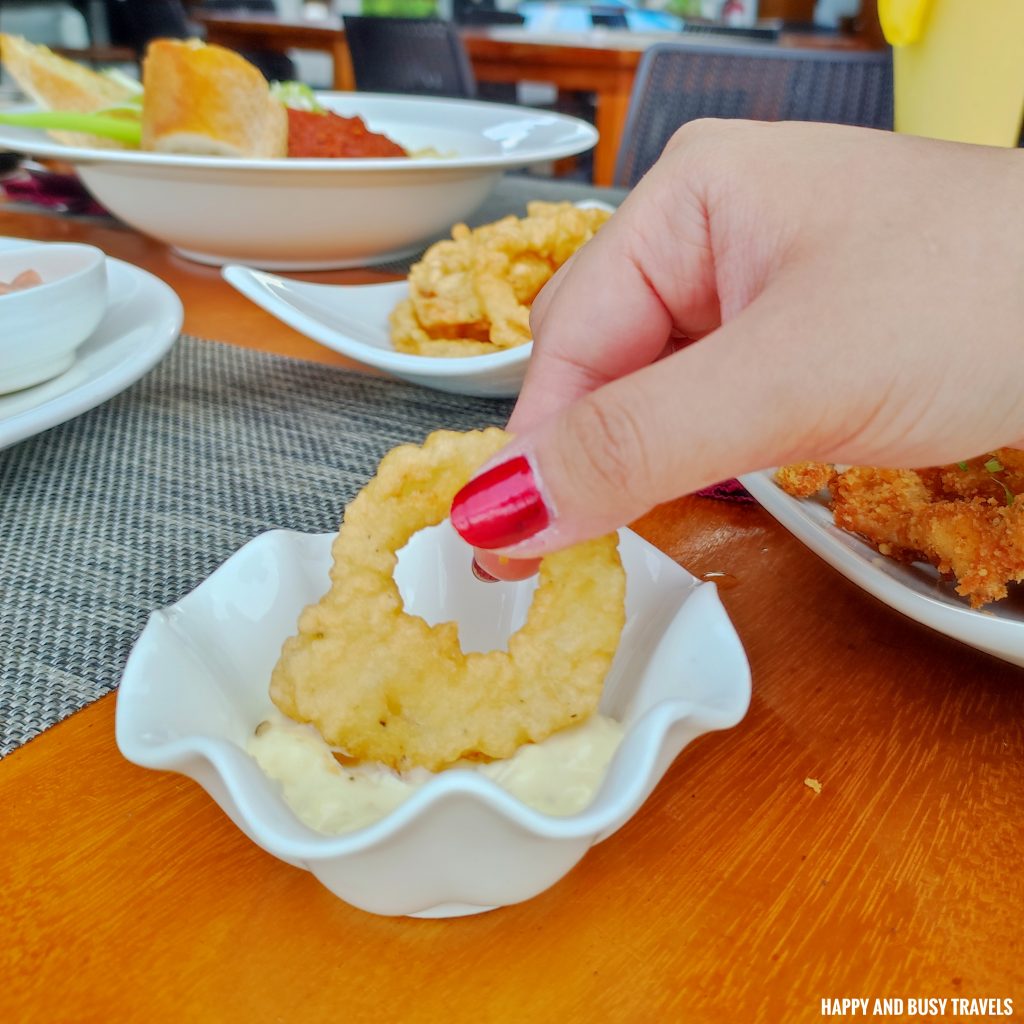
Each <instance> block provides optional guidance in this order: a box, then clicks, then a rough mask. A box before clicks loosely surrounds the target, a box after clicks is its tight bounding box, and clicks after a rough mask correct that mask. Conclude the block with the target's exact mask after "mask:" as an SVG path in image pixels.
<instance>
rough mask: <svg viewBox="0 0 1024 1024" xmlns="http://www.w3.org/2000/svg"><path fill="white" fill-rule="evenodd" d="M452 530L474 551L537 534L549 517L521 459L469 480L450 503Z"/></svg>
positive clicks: (499, 545) (530, 475)
mask: <svg viewBox="0 0 1024 1024" xmlns="http://www.w3.org/2000/svg"><path fill="white" fill-rule="evenodd" d="M451 518H452V526H454V527H455V529H456V531H457V532H458V534H459V536H461V537H462V539H463V540H465V541H467V542H468V543H470V544H472V545H473V547H475V548H484V549H487V550H489V549H491V548H505V547H511V545H513V544H516V543H518V542H519V541H521V540H526V538H527V537H532V536H533V535H534V534H535V533H539V532H540V531H541V530H543V529H544V527H545V526H547V525H548V523H549V522H550V521H551V516H550V514H549V513H548V510H547V508H546V507H545V505H544V501H543V499H542V498H541V496H540V491H538V490H537V485H536V484H535V483H534V480H533V471H532V470H531V469H530V464H529V463H528V462H527V461H526V459H525V458H523V456H522V455H518V456H516V457H515V458H514V459H509V461H508V462H502V463H501V464H500V465H498V466H494V467H493V468H492V469H489V470H487V472H486V473H483V474H482V475H480V476H478V477H477V478H476V479H475V480H470V482H469V483H468V484H466V486H465V487H463V488H462V490H461V491H459V493H458V494H456V495H455V500H454V501H453V502H452V515H451Z"/></svg>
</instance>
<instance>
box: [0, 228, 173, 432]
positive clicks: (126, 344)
mask: <svg viewBox="0 0 1024 1024" xmlns="http://www.w3.org/2000/svg"><path fill="white" fill-rule="evenodd" d="M31 244H32V243H31V242H27V241H26V239H24V238H2V237H0V249H21V248H24V247H25V246H26V245H31ZM39 244H40V245H45V243H39ZM107 282H108V303H107V311H106V313H105V314H104V317H103V319H102V320H101V321H100V325H99V327H97V328H96V330H95V331H94V332H93V333H92V335H91V336H90V337H89V339H88V340H87V341H86V342H85V343H84V344H83V345H82V346H81V347H80V348H79V349H78V351H77V354H76V356H75V361H74V363H73V364H72V366H71V368H70V369H68V370H66V371H65V372H64V373H62V374H61V375H60V376H59V377H55V378H54V379H53V380H49V381H46V382H45V383H43V384H38V385H36V386H35V387H31V388H26V389H25V390H23V391H15V392H14V393H12V394H9V395H0V448H6V447H7V446H8V445H12V444H15V443H16V442H18V441H22V440H24V439H25V438H26V437H31V436H32V435H33V434H38V433H40V432H41V431H43V430H48V429H49V428H50V427H54V426H56V425H57V424H58V423H64V422H65V421H66V420H70V419H73V418H74V417H75V416H79V415H81V414H82V413H83V412H86V411H87V410H89V409H92V408H93V407H94V406H97V405H99V404H100V403H101V402H105V401H106V400H107V399H108V398H112V397H113V396H114V395H116V394H118V393H119V392H121V391H124V389H125V388H127V387H128V386H129V385H131V384H134V383H135V381H137V380H138V379H139V378H140V377H141V376H142V375H143V374H144V373H146V372H147V371H149V370H150V369H152V367H153V366H155V365H156V364H157V363H158V362H159V361H160V360H161V359H162V358H163V356H164V355H165V353H166V352H167V351H168V350H169V349H170V347H171V345H173V344H174V342H175V340H176V339H177V337H178V335H179V333H180V332H181V324H182V319H183V316H184V313H183V310H182V306H181V302H180V300H179V299H178V296H177V295H175V293H174V292H173V291H172V290H171V289H170V288H169V287H168V286H167V285H166V284H164V282H163V281H161V280H160V279H159V278H156V277H154V276H153V275H152V274H150V273H147V272H146V271H145V270H140V269H139V268H138V267H136V266H133V265H132V264H131V263H125V262H123V261H122V260H116V259H113V258H111V257H109V256H108V257H107Z"/></svg>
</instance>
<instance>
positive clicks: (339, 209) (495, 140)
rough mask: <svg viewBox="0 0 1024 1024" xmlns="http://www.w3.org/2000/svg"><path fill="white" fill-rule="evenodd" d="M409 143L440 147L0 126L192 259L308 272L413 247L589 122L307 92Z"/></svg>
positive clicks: (2, 142)
mask: <svg viewBox="0 0 1024 1024" xmlns="http://www.w3.org/2000/svg"><path fill="white" fill-rule="evenodd" d="M318 97H319V99H320V101H321V102H322V103H323V104H324V105H325V106H328V107H330V108H332V109H335V110H337V111H338V112H339V113H342V114H346V115H352V114H358V115H359V116H361V117H363V118H364V119H365V120H366V122H367V124H368V125H369V126H370V128H371V129H373V130H376V131H382V132H384V133H386V134H388V135H390V136H391V137H392V138H394V139H395V140H396V141H397V142H399V143H401V144H402V145H404V146H405V147H406V148H407V149H409V150H417V149H424V148H426V147H433V148H434V149H436V150H438V151H439V152H441V153H443V154H445V155H444V156H442V157H431V158H419V157H417V158H414V159H395V158H389V159H371V160H321V159H317V160H311V159H301V160H300V159H296V160H237V159H231V158H225V157H203V156H187V155H180V154H166V153H147V152H140V151H137V150H136V151H131V150H111V149H89V148H85V147H77V146H64V145H62V144H61V143H59V142H56V141H55V140H53V139H51V138H50V136H48V135H47V134H46V133H45V132H42V131H39V130H37V129H30V128H13V127H4V126H0V150H2V149H12V150H16V151H18V152H21V153H30V154H32V155H34V156H38V157H50V158H55V159H59V160H62V161H65V162H67V163H71V164H74V165H76V167H77V168H78V173H79V175H80V176H81V178H82V181H83V182H84V183H85V185H86V187H87V188H88V189H89V190H90V191H91V192H92V193H93V195H95V196H96V198H97V199H98V200H99V201H100V202H101V203H103V205H104V206H106V207H107V209H109V210H110V211H111V212H112V213H114V214H116V215H117V216H118V217H120V218H121V219H122V220H124V221H125V222H126V223H128V224H131V225H132V226H133V227H135V228H138V229H139V230H140V231H143V232H145V233H146V234H149V235H153V236H154V237H155V238H159V239H160V240H161V241H163V242H167V243H168V244H170V245H172V246H174V247H175V248H176V249H177V250H178V251H179V252H180V253H181V254H182V255H184V256H186V257H188V258H190V259H194V260H199V261H200V262H204V263H211V264H216V265H220V264H223V263H245V264H247V265H249V266H259V267H263V268H266V269H271V270H322V269H326V268H333V267H346V266H361V265H366V264H367V263H375V262H376V263H380V262H384V261H387V260H390V259H394V258H396V257H398V256H402V255H408V254H409V253H411V252H414V251H415V250H416V249H417V248H418V247H419V245H420V243H422V242H423V241H424V240H426V239H427V238H430V237H431V236H432V235H434V234H436V233H437V232H438V231H442V230H446V229H447V228H448V227H449V226H450V225H451V224H453V223H455V222H457V221H460V220H462V219H464V218H465V217H466V216H467V215H468V214H469V213H471V212H472V211H473V210H474V209H475V208H476V207H477V206H479V205H480V203H481V202H483V200H484V198H485V197H486V196H487V194H488V193H489V192H490V191H491V189H492V188H493V187H494V185H495V184H496V183H497V181H498V179H499V178H500V177H501V175H502V173H503V172H505V171H507V170H511V169H512V168H516V167H523V166H526V165H528V164H533V163H539V162H543V161H548V160H555V159H558V158H560V157H564V156H570V155H572V154H574V153H581V152H583V151H584V150H586V149H590V148H591V147H592V146H593V145H594V144H595V143H596V142H597V137H598V136H597V132H596V131H595V129H594V128H593V127H592V126H591V125H589V124H587V123H586V122H584V121H580V120H577V119H576V118H572V117H567V116H565V115H563V114H555V113H549V112H546V111H538V110H531V109H530V108H527V107H507V106H502V105H500V104H496V103H481V102H476V101H471V100H448V99H434V98H429V97H408V96H379V95H374V94H372V93H320V94H318Z"/></svg>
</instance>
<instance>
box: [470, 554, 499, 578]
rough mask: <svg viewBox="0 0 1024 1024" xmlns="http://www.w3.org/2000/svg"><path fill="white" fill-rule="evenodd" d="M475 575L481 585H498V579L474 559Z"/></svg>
mask: <svg viewBox="0 0 1024 1024" xmlns="http://www.w3.org/2000/svg"><path fill="white" fill-rule="evenodd" d="M473 575H474V576H475V577H476V578H477V579H478V580H479V581H480V582H481V583H497V582H498V577H497V576H492V575H491V574H490V573H489V572H488V571H487V570H486V569H485V568H484V567H483V566H482V565H481V564H480V563H479V562H478V561H477V560H476V559H475V558H474V559H473Z"/></svg>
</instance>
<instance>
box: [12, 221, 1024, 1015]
mask: <svg viewBox="0 0 1024 1024" xmlns="http://www.w3.org/2000/svg"><path fill="white" fill-rule="evenodd" d="M3 234H8V235H18V236H24V237H26V238H38V239H53V240H56V239H60V240H75V241H85V242H91V243H93V244H96V245H99V246H102V247H103V248H104V249H106V250H107V252H109V253H110V254H111V255H115V256H118V257H120V258H122V259H127V260H130V261H132V262H134V263H136V264H138V265H140V266H143V267H145V268H147V269H149V270H150V271H152V272H154V273H155V274H157V275H159V276H160V277H162V278H164V279H165V280H166V281H167V282H168V283H169V284H170V285H172V286H173V287H174V288H175V289H176V290H177V291H178V293H179V295H180V296H181V297H182V299H183V301H184V303H185V309H186V320H185V328H186V330H188V331H190V332H192V333H195V334H199V335H204V336H206V337H209V338H217V339H219V340H221V341H224V342H227V343H230V344H238V345H252V346H258V347H260V348H263V349H266V350H269V351H274V352H278V353H281V354H284V355H293V356H301V357H304V358H313V359H320V360H322V361H324V362H328V363H336V364H341V365H343V364H344V363H345V360H344V359H342V358H341V357H340V356H337V355H334V354H332V353H331V352H329V351H327V350H326V349H323V348H320V347H319V346H317V345H315V344H313V343H312V342H309V341H307V340H305V339H303V338H301V337H299V336H298V335H297V334H295V333H294V332H293V331H291V330H290V329H289V328H286V327H284V326H283V325H282V324H280V323H278V322H277V321H276V320H274V319H272V318H271V317H270V316H268V315H266V314H264V313H263V312H262V311H260V310H259V309H257V308H256V307H255V306H253V305H251V304H249V303H248V302H246V301H245V300H244V299H242V298H241V297H240V296H238V295H237V294H236V293H234V292H233V291H232V290H231V289H230V288H228V287H227V286H226V285H225V284H224V283H223V282H222V281H221V280H220V278H219V276H218V274H217V272H216V271H215V270H213V269H210V268H205V267H200V266H196V265H193V264H188V263H185V262H183V261H181V260H179V259H178V258H176V257H174V256H172V255H170V254H169V253H168V251H167V250H166V249H165V248H164V247H163V246H161V245H159V244H157V243H155V242H151V241H148V240H145V239H143V238H141V237H140V236H138V235H136V234H134V233H132V232H130V231H127V230H123V229H120V228H117V227H113V226H106V225H100V224H90V223H85V222H82V221H78V222H74V221H70V220H66V219H59V218H55V217H51V216H47V215H37V214H25V213H17V212H13V211H11V210H7V211H5V210H4V209H3V207H2V206H0V235H3ZM373 276H374V275H371V274H368V273H362V272H348V273H345V274H341V273H339V274H332V275H320V276H319V278H318V279H320V280H347V281H352V282H356V281H365V280H371V279H373ZM636 528H637V529H638V530H639V532H640V533H641V534H642V535H643V536H644V537H646V538H647V539H649V540H650V541H652V542H653V543H654V544H656V545H657V546H658V547H660V548H661V549H662V550H663V551H665V552H667V553H668V554H670V555H671V556H672V557H673V558H675V559H677V560H678V561H679V562H681V563H682V564H684V565H685V566H687V567H688V568H689V569H690V570H691V571H693V572H695V573H697V574H702V573H713V572H725V573H728V574H730V575H731V576H732V577H734V578H735V580H736V584H735V586H732V587H731V588H730V589H726V590H724V591H723V594H722V598H723V600H724V602H725V605H726V607H727V609H728V611H729V614H730V615H731V616H732V618H733V620H734V622H735V624H736V626H737V628H738V630H739V632H740V635H741V637H742V638H743V641H744V643H745V645H746V649H747V652H748V654H749V657H750V661H751V665H752V668H753V677H754V697H753V703H752V705H751V708H750V712H749V714H748V715H747V717H746V719H745V721H744V722H743V723H742V724H741V725H740V726H739V727H737V728H736V729H734V730H732V731H730V732H728V733H724V734H717V735H711V736H706V737H704V738H702V739H700V740H699V741H697V742H696V743H695V744H693V746H692V747H690V748H688V749H687V750H686V751H684V753H683V755H682V756H681V757H680V758H679V760H678V761H677V762H676V764H675V765H674V766H673V768H672V769H671V770H670V771H669V773H668V775H667V776H666V778H665V780H664V781H663V782H662V784H661V785H660V786H659V787H658V789H657V791H656V792H655V793H654V795H653V796H652V797H651V799H650V800H649V802H648V804H647V805H646V806H645V808H644V809H643V811H642V812H641V813H640V814H639V815H638V816H637V817H636V818H634V819H633V820H632V821H631V822H630V823H629V824H627V825H626V826H625V828H623V829H622V830H621V831H620V832H619V833H618V834H616V835H615V836H614V837H613V838H611V839H610V840H608V841H607V842H605V843H602V844H601V845H600V846H598V847H596V848H595V849H593V850H592V851H591V852H590V853H589V854H588V855H587V856H586V857H585V858H584V860H583V861H582V863H581V864H580V865H579V866H578V867H577V868H576V869H575V870H574V871H572V872H571V873H570V875H569V876H568V877H567V878H565V879H564V880H563V881H562V882H561V883H559V884H558V885H556V886H555V887H554V888H552V889H551V890H549V891H548V892H546V893H544V894H542V895H541V896H539V897H537V898H536V899H533V900H531V901H529V902H527V903H525V904H522V905H520V906H516V907H510V908H506V909H503V910H499V911H496V912H494V913H490V914H484V915H482V916H479V917H471V918H464V919H461V920H455V921H421V920H412V919H388V918H378V917H373V916H370V915H368V914H365V913H362V912H360V911H357V910H354V909H352V908H350V907H348V906H346V905H345V904H344V903H342V902H340V901H339V900H337V899H336V898H335V897H333V896H332V895H331V894H330V893H329V892H328V891H327V890H326V889H324V888H323V887H321V886H320V885H319V883H317V882H316V880H315V879H314V878H313V877H312V876H311V875H309V874H307V873H305V872H302V871H299V870H296V869H294V868H291V867H288V866H286V865H284V864H282V863H280V862H278V861H276V860H274V859H273V858H271V857H269V856H267V855H266V854H264V853H263V852H262V851H260V850H259V849H258V848H257V847H255V846H254V845H252V844H251V843H249V842H248V841H247V840H246V839H244V838H243V837H242V835H241V834H240V833H239V832H238V830H237V829H236V828H235V827H234V826H233V825H232V824H231V823H230V822H229V821H228V820H227V819H226V818H225V817H224V815H223V814H222V813H221V812H220V811H219V809H218V808H217V807H216V806H215V805H214V804H213V802H212V801H211V800H210V799H209V797H207V795H206V794H205V793H204V792H203V791H202V790H200V789H199V788H198V787H197V786H196V785H194V784H193V783H192V782H191V781H189V780H187V779H184V778H181V777H179V776H175V775H165V774H158V773H154V772H148V771H144V770H142V769H140V768H137V767H135V766H133V765H131V764H128V763H127V762H126V761H124V760H123V759H122V758H121V756H120V755H119V753H118V751H117V749H116V747H115V745H114V700H115V698H114V696H113V695H111V696H109V697H106V698H104V699H102V700H100V701H97V702H96V703H95V704H92V705H91V706H89V707H87V708H85V709H84V710H83V711H81V712H79V713H78V714H76V715H74V716H73V717H72V718H70V719H68V720H66V721H65V722H63V723H62V724H60V725H58V726H56V727H54V728H53V729H51V730H49V731H48V732H46V733H44V734H43V735H42V736H41V737H39V738H38V739H35V740H33V741H32V742H30V743H28V744H27V745H26V746H24V747H22V748H20V749H19V750H17V751H16V752H15V753H13V754H12V755H10V756H9V757H8V758H6V759H5V760H4V761H2V762H0V806H2V807H3V808H4V819H3V832H2V839H0V844H2V849H3V854H2V857H0V879H2V885H0V921H2V922H3V937H2V942H0V979H2V984H0V1010H2V1011H3V1017H4V1019H5V1020H9V1021H12V1022H13V1021H18V1022H30V1021H40V1022H54V1021H74V1022H83V1021H89V1022H91V1021H96V1022H109V1021H118V1022H133V1021H146V1022H161V1024H162V1022H178V1021H202V1022H206V1021H210V1022H217V1024H230V1022H235V1021H238V1022H243V1021H244V1022H249V1021H289V1022H290V1021H307V1020H308V1021H317V1022H318V1021H327V1020H332V1021H333V1020H342V1021H345V1022H351V1024H361V1022H388V1024H390V1022H402V1024H405V1022H431V1024H433V1022H437V1021H448V1020H456V1021H457V1020H475V1021H481V1022H488V1024H491V1022H509V1024H513V1022H514V1024H522V1022H524V1021H530V1022H533V1021H539V1022H549V1021H550V1022H558V1024H572V1022H580V1024H583V1022H586V1024H592V1022H594V1021H601V1022H637V1024H641V1022H642V1024H648V1022H652V1021H659V1022H660V1021H664V1022H676V1021H691V1022H694V1021H695V1022H704V1021H707V1022H714V1024H722V1022H728V1024H732V1022H737V1024H746V1022H761V1021H764V1022H771V1024H774V1022H786V1024H790V1022H801V1021H819V1020H821V1019H822V1018H821V1016H820V1013H821V1000H822V999H825V998H839V997H851V996H858V997H865V996H866V997H875V996H878V997H887V996H888V997H894V996H895V997H902V998H906V997H909V996H914V997H915V998H917V997H925V996H936V997H954V996H955V997H983V996H986V997H987V996H991V997H997V998H1011V999H1013V1000H1014V1009H1015V1011H1016V1013H1017V1014H1018V1015H1019V1013H1020V1012H1021V1008H1022V1007H1024V943H1022V937H1021V936H1022V928H1021V911H1022V905H1024V899H1022V897H1024V673H1022V672H1021V671H1020V670H1019V669H1015V668H1011V667H1010V666H1008V665H1005V664H1003V663H1001V662H998V661H996V660H994V659H992V658H990V657H988V656H986V655H983V654H980V653H978V652H976V651H974V650H971V649H969V648H967V647H964V646H962V645H960V644H958V643H956V642H954V641H951V640H947V639H945V638H944V637H942V636H939V635H937V634H935V633H932V632H930V631H929V630H927V629H925V628H923V627H920V626H917V625H915V624H914V623H912V622H910V621H908V620H906V619H904V618H902V617H901V616H900V615H898V614H897V613H895V612H893V611H891V610H889V609H888V608H886V607H884V606H882V605H881V604H879V603H878V602H877V601H875V600H874V599H872V598H871V597H868V596H867V595H866V594H864V593H863V592H862V591H860V590H858V589H857V588H856V587H855V586H853V585H852V584H850V583H848V582H846V581H845V580H844V579H843V578H842V577H840V576H839V575H838V574H836V573H835V572H833V571H832V570H831V569H829V568H828V567H827V566H826V565H825V564H824V563H823V562H821V561H820V560H819V559H818V558H816V557H815V556H814V555H812V554H810V553H809V552H808V551H807V550H806V549H805V548H803V547H802V546H801V545H800V544H799V543H798V542H797V541H796V540H794V539H793V538H792V537H791V536H790V535H789V534H788V533H786V532H785V531H784V530H783V529H781V528H780V527H779V526H778V525H776V523H775V522H774V521H773V520H772V519H771V518H770V517H769V516H768V515H766V514H765V513H764V512H762V511H761V510H760V509H759V508H758V507H756V506H741V505H732V504H725V503H722V502H717V501H710V500H707V499H700V498H683V499H680V500H678V501H675V502H672V503H669V504H667V505H664V506H662V507H660V508H657V509H655V510H654V511H653V512H651V513H650V514H649V515H647V516H645V517H644V518H643V519H642V520H640V521H639V522H638V523H637V524H636ZM0 585H2V584H0ZM808 777H812V778H816V779H818V780H820V782H821V784H822V791H821V793H820V794H816V793H815V792H813V791H812V790H811V789H810V788H808V787H807V786H806V785H805V784H804V779H805V778H808ZM948 1015H949V1014H948V1012H947V1016H948Z"/></svg>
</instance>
